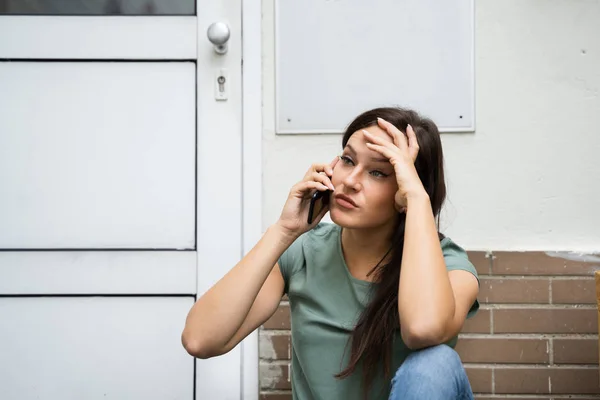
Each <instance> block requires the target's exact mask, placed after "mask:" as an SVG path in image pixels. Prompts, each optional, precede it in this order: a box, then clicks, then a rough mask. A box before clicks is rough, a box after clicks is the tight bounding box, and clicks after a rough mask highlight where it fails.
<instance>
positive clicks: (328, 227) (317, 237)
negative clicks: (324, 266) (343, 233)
mask: <svg viewBox="0 0 600 400" xmlns="http://www.w3.org/2000/svg"><path fill="white" fill-rule="evenodd" d="M339 232H340V227H339V226H338V225H336V224H332V223H329V222H320V223H319V224H317V226H315V227H314V228H313V229H311V230H310V231H308V232H306V233H305V234H304V236H305V237H304V244H305V245H310V246H312V247H314V246H317V247H320V246H329V245H334V244H336V243H337V240H338V237H339Z"/></svg>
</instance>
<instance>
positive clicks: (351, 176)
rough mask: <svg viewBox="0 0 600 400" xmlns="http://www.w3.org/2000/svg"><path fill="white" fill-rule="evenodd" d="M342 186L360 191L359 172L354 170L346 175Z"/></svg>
mask: <svg viewBox="0 0 600 400" xmlns="http://www.w3.org/2000/svg"><path fill="white" fill-rule="evenodd" d="M343 183H344V186H347V187H348V188H349V189H352V190H360V177H359V171H357V169H356V168H355V169H354V170H353V171H352V172H350V173H348V174H347V175H346V176H345V177H344V180H343Z"/></svg>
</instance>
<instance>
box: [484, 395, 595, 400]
mask: <svg viewBox="0 0 600 400" xmlns="http://www.w3.org/2000/svg"><path fill="white" fill-rule="evenodd" d="M567 399H569V400H598V396H594V397H587V396H586V397H575V398H573V397H571V396H568V395H558V396H557V395H551V396H547V395H539V394H532V395H527V397H520V396H517V397H514V396H513V395H511V396H510V397H506V395H501V394H498V395H481V396H475V400H567Z"/></svg>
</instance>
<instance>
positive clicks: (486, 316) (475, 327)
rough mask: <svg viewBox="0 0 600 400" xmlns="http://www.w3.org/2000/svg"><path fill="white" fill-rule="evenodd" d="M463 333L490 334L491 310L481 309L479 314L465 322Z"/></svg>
mask: <svg viewBox="0 0 600 400" xmlns="http://www.w3.org/2000/svg"><path fill="white" fill-rule="evenodd" d="M461 332H463V333H490V332H491V330H490V310H486V309H480V310H479V311H478V312H477V314H476V315H475V316H474V317H472V318H469V319H467V320H466V321H465V324H464V325H463V328H462V330H461Z"/></svg>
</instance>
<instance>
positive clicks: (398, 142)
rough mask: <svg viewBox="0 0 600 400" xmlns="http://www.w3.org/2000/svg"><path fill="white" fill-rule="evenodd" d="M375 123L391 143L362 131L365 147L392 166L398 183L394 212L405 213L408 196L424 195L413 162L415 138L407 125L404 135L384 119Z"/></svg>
mask: <svg viewBox="0 0 600 400" xmlns="http://www.w3.org/2000/svg"><path fill="white" fill-rule="evenodd" d="M377 122H378V124H379V127H380V128H381V129H383V131H385V132H387V134H388V135H390V137H391V139H392V142H388V141H387V140H383V139H382V138H380V137H377V136H375V135H372V134H370V133H369V132H368V131H366V130H363V134H364V135H365V139H367V147H369V148H370V149H372V150H375V151H377V152H378V153H380V154H381V155H383V156H384V157H386V158H387V159H388V160H390V163H391V164H392V165H393V166H394V172H395V174H396V182H397V183H398V191H397V192H396V196H395V198H394V200H395V203H396V210H398V211H399V212H405V211H406V207H407V202H408V197H409V196H411V195H413V194H423V193H425V189H424V187H423V184H422V183H421V179H420V178H419V174H418V173H417V169H416V168H415V160H416V159H417V155H418V154H419V144H418V142H417V136H416V135H415V131H414V130H413V128H412V126H410V125H408V127H407V129H406V135H404V133H402V132H401V131H400V130H399V129H398V128H396V127H395V126H394V125H392V124H391V123H389V122H387V121H386V120H384V119H381V118H378V120H377Z"/></svg>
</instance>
